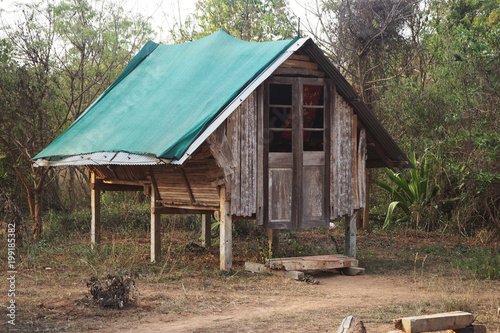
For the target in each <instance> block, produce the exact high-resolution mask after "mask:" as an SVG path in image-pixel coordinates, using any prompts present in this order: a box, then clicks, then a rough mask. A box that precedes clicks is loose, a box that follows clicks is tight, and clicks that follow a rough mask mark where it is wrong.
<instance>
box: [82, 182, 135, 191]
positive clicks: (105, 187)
mask: <svg viewBox="0 0 500 333" xmlns="http://www.w3.org/2000/svg"><path fill="white" fill-rule="evenodd" d="M90 189H91V190H97V191H140V192H142V191H144V186H140V185H119V184H106V183H101V182H97V183H90Z"/></svg>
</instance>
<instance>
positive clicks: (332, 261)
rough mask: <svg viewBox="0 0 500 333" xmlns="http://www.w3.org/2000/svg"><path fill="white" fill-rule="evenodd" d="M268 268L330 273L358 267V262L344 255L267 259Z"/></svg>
mask: <svg viewBox="0 0 500 333" xmlns="http://www.w3.org/2000/svg"><path fill="white" fill-rule="evenodd" d="M265 265H266V267H268V268H270V269H276V270H286V271H329V270H334V269H339V268H346V267H357V266H358V261H357V260H356V259H354V258H348V257H346V256H343V255H323V256H308V257H293V258H272V259H266V264H265Z"/></svg>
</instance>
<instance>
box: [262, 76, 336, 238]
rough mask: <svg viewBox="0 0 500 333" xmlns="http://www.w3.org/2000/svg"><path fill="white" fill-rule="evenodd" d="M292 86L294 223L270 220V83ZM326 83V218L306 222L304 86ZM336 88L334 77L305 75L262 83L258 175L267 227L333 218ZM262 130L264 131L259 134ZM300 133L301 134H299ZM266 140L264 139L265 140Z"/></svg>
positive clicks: (302, 224) (315, 224) (324, 222)
mask: <svg viewBox="0 0 500 333" xmlns="http://www.w3.org/2000/svg"><path fill="white" fill-rule="evenodd" d="M270 84H291V85H292V156H293V166H292V173H293V176H292V212H291V223H281V222H273V223H271V222H270V219H269V113H268V112H269V91H270V90H269V85H270ZM304 84H306V85H321V86H324V94H323V95H324V96H323V99H324V100H323V105H324V116H323V117H324V119H323V122H324V136H323V150H324V151H323V152H324V169H323V175H324V177H323V186H324V188H323V204H322V206H323V207H322V208H323V220H321V221H303V205H304V203H303V191H302V187H303V186H302V184H303V183H302V182H303V174H302V171H303V158H304V154H303V136H302V135H301V134H302V132H303V85H304ZM332 87H333V83H332V82H331V80H330V79H325V78H305V77H271V78H269V79H267V80H266V81H265V82H264V83H263V84H262V88H261V89H262V90H261V92H262V93H261V94H260V96H261V102H260V103H259V105H260V106H261V108H259V114H258V123H259V126H258V129H259V131H258V133H257V134H258V137H259V139H258V140H259V142H258V147H257V148H258V154H257V156H258V158H259V159H260V160H262V164H261V165H262V169H261V171H260V172H259V173H260V175H259V176H258V177H257V179H258V182H259V184H258V185H257V188H258V189H259V191H258V194H257V197H258V205H257V207H258V209H257V221H258V224H260V225H264V227H265V228H267V229H293V228H307V227H319V226H327V225H328V222H329V221H330V208H329V207H330V183H331V182H330V148H331V135H332V134H331V117H332V112H333V110H332V104H331V100H332V98H333V96H332ZM259 132H260V133H259ZM296 133H299V134H296ZM261 139H262V140H261Z"/></svg>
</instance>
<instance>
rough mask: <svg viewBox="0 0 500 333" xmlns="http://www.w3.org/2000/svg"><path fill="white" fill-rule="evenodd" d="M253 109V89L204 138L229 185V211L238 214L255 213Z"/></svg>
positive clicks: (255, 138)
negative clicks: (212, 131) (230, 113)
mask: <svg viewBox="0 0 500 333" xmlns="http://www.w3.org/2000/svg"><path fill="white" fill-rule="evenodd" d="M257 108H258V93H257V90H256V91H254V92H253V93H252V94H251V95H250V96H249V97H248V98H247V99H246V100H244V101H243V102H242V104H241V105H240V106H239V107H238V108H237V109H236V110H235V111H234V112H233V114H232V115H231V116H230V117H229V118H228V119H227V121H226V122H225V123H224V124H223V125H221V126H220V127H219V128H218V129H217V130H216V131H215V132H214V133H213V134H212V135H211V136H210V137H209V138H208V140H207V141H208V142H209V143H210V147H211V151H212V153H213V154H214V156H215V157H216V159H217V161H218V162H219V165H220V167H221V168H222V169H224V174H225V178H226V184H229V186H228V185H226V191H228V193H227V196H229V198H230V199H231V214H232V215H236V216H242V217H250V216H252V215H254V214H255V213H256V204H257V188H256V187H257Z"/></svg>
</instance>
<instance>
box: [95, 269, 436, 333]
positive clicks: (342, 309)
mask: <svg viewBox="0 0 500 333" xmlns="http://www.w3.org/2000/svg"><path fill="white" fill-rule="evenodd" d="M270 279H272V280H273V281H272V282H273V284H275V283H276V284H277V285H276V287H277V288H279V284H280V281H276V279H275V278H270ZM318 280H319V281H320V284H319V285H307V284H305V283H303V282H296V281H289V280H287V281H285V280H283V281H281V283H282V284H286V285H287V286H290V285H293V284H296V285H297V287H298V288H286V290H285V291H284V292H283V293H274V292H268V291H266V290H262V291H261V292H257V293H252V294H251V295H248V294H246V293H238V292H234V291H233V292H231V291H228V294H227V296H229V297H231V298H233V300H232V301H231V302H229V303H228V304H226V305H225V306H224V308H222V309H213V310H212V311H201V312H199V313H195V314H187V315H186V314H185V315H183V314H178V315H175V316H172V315H170V314H167V315H160V314H155V315H152V316H149V317H147V318H144V319H140V320H137V321H133V322H132V321H130V322H126V323H116V324H115V325H113V326H112V327H103V328H101V329H98V331H99V332H109V333H110V332H220V331H222V330H227V331H240V332H245V331H252V332H254V331H263V332H269V331H288V329H289V328H290V326H289V324H290V321H291V320H290V319H294V318H297V317H301V316H304V317H305V318H306V319H305V320H303V321H301V322H302V325H299V326H302V327H295V328H294V331H298V332H301V331H302V332H305V331H315V329H314V327H315V325H316V326H318V325H319V327H321V328H326V329H327V331H336V329H337V327H338V325H339V324H340V321H338V316H335V317H337V318H335V317H333V318H332V316H331V313H339V314H344V313H346V311H347V312H349V310H355V309H357V308H375V309H378V308H381V307H384V306H393V305H395V304H401V303H409V302H413V301H415V300H419V299H426V300H432V299H434V298H435V297H436V296H437V295H433V294H429V293H428V292H427V293H425V294H423V293H422V292H421V291H420V292H419V291H417V290H412V288H408V284H407V283H405V282H404V281H401V279H399V280H398V279H395V278H391V277H383V276H369V275H364V276H355V277H347V276H341V275H323V276H321V277H318ZM263 283H265V281H263ZM303 289H309V290H303ZM301 291H303V292H304V295H300V293H301ZM155 292H156V291H155V290H145V291H144V293H143V296H144V298H145V299H146V300H147V299H148V297H151V296H152V295H154V294H155ZM191 296H194V294H192V295H191V293H189V292H187V293H186V297H191ZM147 302H148V301H147ZM148 303H149V302H148ZM140 304H141V301H140V302H139V306H140ZM311 313H315V314H318V313H324V314H325V315H326V316H324V318H322V319H319V321H320V322H318V319H317V318H315V317H316V316H309V314H311ZM329 314H330V315H329ZM342 316H343V315H342ZM342 316H341V317H342ZM307 317H310V319H309V320H307ZM287 318H288V319H289V320H287ZM256 323H263V324H262V328H259V327H258V325H255V324H256ZM366 326H367V328H368V329H369V330H370V331H371V332H376V331H387V330H389V329H390V328H391V323H390V320H388V322H387V323H386V324H380V323H374V324H372V323H366Z"/></svg>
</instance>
